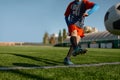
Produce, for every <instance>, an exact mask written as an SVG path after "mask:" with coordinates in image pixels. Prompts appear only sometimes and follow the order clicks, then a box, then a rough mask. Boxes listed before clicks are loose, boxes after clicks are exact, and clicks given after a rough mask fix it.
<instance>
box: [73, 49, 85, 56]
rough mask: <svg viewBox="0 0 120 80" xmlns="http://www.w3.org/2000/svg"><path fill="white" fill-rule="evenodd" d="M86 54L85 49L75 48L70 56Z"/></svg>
mask: <svg viewBox="0 0 120 80" xmlns="http://www.w3.org/2000/svg"><path fill="white" fill-rule="evenodd" d="M86 52H87V49H81V48H77V49H75V50H74V51H73V52H72V55H73V56H77V55H79V54H85V53H86Z"/></svg>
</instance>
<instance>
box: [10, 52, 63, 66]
mask: <svg viewBox="0 0 120 80" xmlns="http://www.w3.org/2000/svg"><path fill="white" fill-rule="evenodd" d="M12 55H15V56H19V57H23V58H28V59H32V60H35V61H40V62H43V63H45V64H46V65H58V64H60V63H63V62H58V61H54V60H51V59H45V58H40V57H33V56H28V55H23V54H13V53H12ZM14 65H18V66H38V65H32V64H26V63H25V64H24V63H22V64H20V63H14Z"/></svg>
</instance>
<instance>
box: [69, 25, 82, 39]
mask: <svg viewBox="0 0 120 80" xmlns="http://www.w3.org/2000/svg"><path fill="white" fill-rule="evenodd" d="M68 30H69V36H71V33H72V32H73V31H74V30H77V35H78V36H80V37H81V38H82V37H84V30H83V29H82V28H80V27H78V26H77V25H75V24H71V25H69V27H68Z"/></svg>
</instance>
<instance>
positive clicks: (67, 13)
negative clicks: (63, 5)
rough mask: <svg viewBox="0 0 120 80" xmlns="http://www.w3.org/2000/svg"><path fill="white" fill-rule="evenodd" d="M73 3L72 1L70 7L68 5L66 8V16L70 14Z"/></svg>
mask: <svg viewBox="0 0 120 80" xmlns="http://www.w3.org/2000/svg"><path fill="white" fill-rule="evenodd" d="M72 4H73V2H71V3H70V4H69V5H68V7H67V9H66V11H65V13H64V16H69V15H70V12H71V5H72Z"/></svg>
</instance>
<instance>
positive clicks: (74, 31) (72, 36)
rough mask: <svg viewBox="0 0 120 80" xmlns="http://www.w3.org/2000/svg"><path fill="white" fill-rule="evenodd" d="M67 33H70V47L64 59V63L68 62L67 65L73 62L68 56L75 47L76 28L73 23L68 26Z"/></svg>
mask: <svg viewBox="0 0 120 80" xmlns="http://www.w3.org/2000/svg"><path fill="white" fill-rule="evenodd" d="M69 33H70V36H71V37H70V42H71V46H70V49H69V51H68V53H67V56H66V57H65V59H64V63H65V64H68V65H71V64H73V63H72V62H71V60H70V57H71V55H72V52H73V50H74V49H75V48H77V30H76V28H75V26H74V25H70V26H69Z"/></svg>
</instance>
